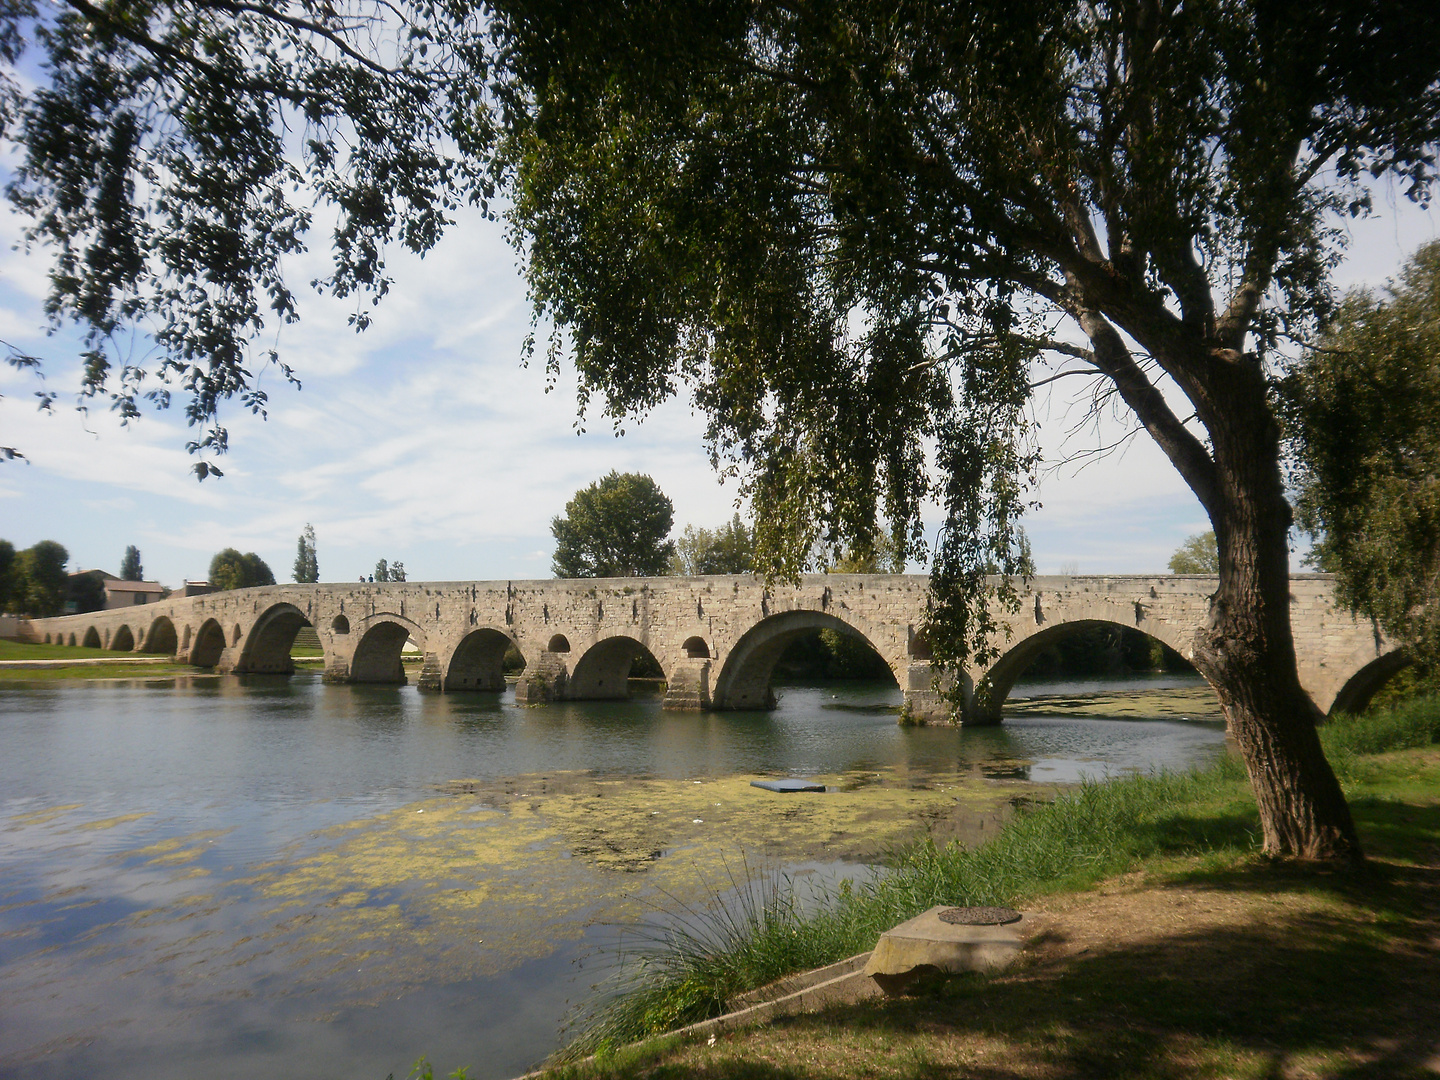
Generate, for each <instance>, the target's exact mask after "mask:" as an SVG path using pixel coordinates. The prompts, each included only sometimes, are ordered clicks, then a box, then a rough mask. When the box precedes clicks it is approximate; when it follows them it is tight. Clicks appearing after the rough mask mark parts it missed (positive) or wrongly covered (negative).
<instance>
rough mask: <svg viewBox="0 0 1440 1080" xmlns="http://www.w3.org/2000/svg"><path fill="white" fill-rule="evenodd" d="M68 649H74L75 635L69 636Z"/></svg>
mask: <svg viewBox="0 0 1440 1080" xmlns="http://www.w3.org/2000/svg"><path fill="white" fill-rule="evenodd" d="M70 647H71V648H72V649H73V648H74V647H75V635H74V634H71V635H70Z"/></svg>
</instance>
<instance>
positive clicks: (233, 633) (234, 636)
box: [230, 622, 243, 645]
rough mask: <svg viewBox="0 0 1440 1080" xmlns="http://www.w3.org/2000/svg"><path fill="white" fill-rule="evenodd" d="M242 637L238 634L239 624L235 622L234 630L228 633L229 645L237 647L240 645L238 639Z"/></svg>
mask: <svg viewBox="0 0 1440 1080" xmlns="http://www.w3.org/2000/svg"><path fill="white" fill-rule="evenodd" d="M242 636H243V635H242V634H241V633H240V624H239V623H238V622H237V623H236V624H235V629H234V630H232V631H231V632H230V644H231V645H239V644H240V638H241V637H242Z"/></svg>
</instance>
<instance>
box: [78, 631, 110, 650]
mask: <svg viewBox="0 0 1440 1080" xmlns="http://www.w3.org/2000/svg"><path fill="white" fill-rule="evenodd" d="M80 643H81V644H82V645H84V646H85V648H87V649H103V648H104V646H103V645H101V644H100V631H99V630H96V629H95V627H93V626H88V627H86V628H85V636H84V638H82V639H81V641H80Z"/></svg>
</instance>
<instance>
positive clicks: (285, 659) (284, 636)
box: [235, 604, 320, 675]
mask: <svg viewBox="0 0 1440 1080" xmlns="http://www.w3.org/2000/svg"><path fill="white" fill-rule="evenodd" d="M309 626H310V620H309V619H307V618H306V617H305V613H304V612H303V611H301V610H300V609H299V608H297V607H295V606H294V605H293V604H275V605H273V606H271V607H268V608H266V609H265V611H264V612H263V613H262V614H261V615H260V617H259V618H258V619H256V620H255V625H254V626H252V627H251V628H250V636H249V637H248V638H247V639H246V641H245V647H244V648H243V649H242V650H241V651H240V658H239V660H238V661H237V663H236V665H235V670H236V671H237V672H243V673H247V674H248V673H257V674H268V675H288V674H290V673H291V672H293V671H294V670H295V658H294V656H293V653H294V652H295V646H296V638H297V637H298V636H299V634H300V631H301V630H302V629H303V628H306V627H309ZM236 629H237V630H238V629H239V627H236ZM310 634H311V638H310V640H309V641H307V642H306V645H307V646H308V647H306V648H302V650H301V652H302V653H303V654H305V655H309V656H316V655H320V640H319V638H317V637H314V636H313V635H314V630H313V629H312V630H311V631H310Z"/></svg>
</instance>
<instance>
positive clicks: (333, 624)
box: [330, 615, 350, 635]
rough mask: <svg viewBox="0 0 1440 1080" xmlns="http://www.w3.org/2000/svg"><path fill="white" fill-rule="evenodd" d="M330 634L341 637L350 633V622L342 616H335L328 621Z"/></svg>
mask: <svg viewBox="0 0 1440 1080" xmlns="http://www.w3.org/2000/svg"><path fill="white" fill-rule="evenodd" d="M330 632H331V633H332V634H342V635H343V634H348V633H350V620H349V619H347V618H346V617H345V616H344V615H336V616H335V618H333V619H331V620H330Z"/></svg>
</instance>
